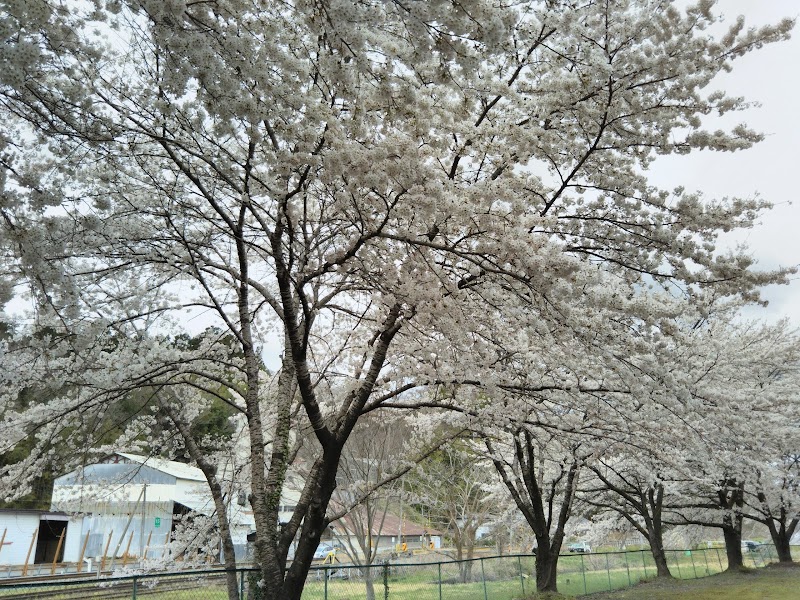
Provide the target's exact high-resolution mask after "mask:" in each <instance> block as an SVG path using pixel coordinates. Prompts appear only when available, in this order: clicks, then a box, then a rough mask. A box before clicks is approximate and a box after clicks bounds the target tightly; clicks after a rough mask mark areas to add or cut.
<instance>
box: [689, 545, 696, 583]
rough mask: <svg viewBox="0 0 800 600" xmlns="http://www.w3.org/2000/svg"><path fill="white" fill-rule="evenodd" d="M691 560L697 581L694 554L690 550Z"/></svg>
mask: <svg viewBox="0 0 800 600" xmlns="http://www.w3.org/2000/svg"><path fill="white" fill-rule="evenodd" d="M689 558H691V559H692V570H693V571H694V578H695V579H697V567H696V566H695V565H694V552H692V551H691V550H689Z"/></svg>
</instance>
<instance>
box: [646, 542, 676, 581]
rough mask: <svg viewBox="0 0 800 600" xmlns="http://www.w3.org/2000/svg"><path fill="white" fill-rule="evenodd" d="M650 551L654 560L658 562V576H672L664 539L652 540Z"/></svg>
mask: <svg viewBox="0 0 800 600" xmlns="http://www.w3.org/2000/svg"><path fill="white" fill-rule="evenodd" d="M650 553H651V554H652V555H653V561H654V562H655V563H656V575H657V576H658V577H672V573H671V572H670V570H669V565H668V564H667V553H666V552H664V542H663V540H661V539H659V540H658V541H655V540H653V541H651V542H650Z"/></svg>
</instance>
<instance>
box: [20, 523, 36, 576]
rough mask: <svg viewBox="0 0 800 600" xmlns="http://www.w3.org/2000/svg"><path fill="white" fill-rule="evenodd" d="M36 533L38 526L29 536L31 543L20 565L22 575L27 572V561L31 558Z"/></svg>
mask: <svg viewBox="0 0 800 600" xmlns="http://www.w3.org/2000/svg"><path fill="white" fill-rule="evenodd" d="M37 535H39V528H38V527H37V528H36V529H35V530H34V531H33V535H32V536H31V545H30V546H28V554H26V555H25V565H24V566H23V567H22V576H23V577H25V576H26V575H27V574H28V561H29V560H30V559H31V552H32V551H33V545H34V544H35V543H36V536H37Z"/></svg>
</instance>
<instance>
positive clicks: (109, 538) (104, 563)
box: [100, 529, 114, 573]
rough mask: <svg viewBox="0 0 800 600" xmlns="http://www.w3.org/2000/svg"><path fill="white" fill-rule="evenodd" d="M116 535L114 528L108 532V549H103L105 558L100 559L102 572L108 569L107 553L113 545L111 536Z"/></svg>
mask: <svg viewBox="0 0 800 600" xmlns="http://www.w3.org/2000/svg"><path fill="white" fill-rule="evenodd" d="M113 535H114V530H113V529H112V530H111V533H109V534H108V541H107V542H106V549H105V550H103V558H102V559H101V560H100V572H101V573H102V572H103V571H105V570H106V554H108V547H109V546H110V545H111V537H112V536H113Z"/></svg>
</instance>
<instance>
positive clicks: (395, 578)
mask: <svg viewBox="0 0 800 600" xmlns="http://www.w3.org/2000/svg"><path fill="white" fill-rule="evenodd" d="M794 550H795V551H797V550H798V548H794ZM744 558H745V566H747V567H753V568H758V567H763V566H765V565H766V564H769V563H771V562H776V561H777V554H776V552H775V549H774V548H773V547H772V546H770V545H766V544H765V545H762V546H759V547H757V548H756V549H755V550H753V551H747V552H744ZM535 561H536V557H534V556H531V555H511V556H494V557H487V558H475V559H472V560H468V561H466V560H465V561H449V562H417V563H409V562H395V561H386V562H384V563H380V564H376V565H371V566H367V567H363V566H357V565H349V564H335V565H324V566H316V567H313V568H312V569H311V571H310V572H309V575H308V579H307V582H306V586H305V590H304V592H303V600H515V599H519V598H524V597H526V596H529V595H531V594H533V592H534V591H535V590H536V575H535V565H536V562H535ZM667 563H668V565H669V568H670V571H671V572H672V575H673V576H674V577H677V578H679V579H693V578H697V577H705V576H708V575H713V574H715V573H720V572H721V571H724V570H725V569H726V568H727V566H728V565H727V559H726V556H725V549H724V548H701V549H694V550H668V551H667ZM655 575H656V566H655V563H654V561H653V557H652V555H651V554H650V552H649V551H647V550H641V551H634V552H598V553H592V554H566V555H562V556H561V557H560V559H559V563H558V589H559V591H560V592H562V593H563V594H567V595H581V594H588V593H592V592H599V591H608V590H613V589H620V588H624V587H628V586H631V585H633V584H635V583H637V582H638V581H641V580H642V579H648V578H651V577H655ZM236 579H237V586H238V592H239V598H240V600H259V598H260V597H261V594H260V589H259V587H258V574H257V572H256V571H253V570H248V569H241V570H239V571H237V573H236ZM137 598H138V599H145V598H146V599H147V600H228V593H227V588H226V579H225V573H224V572H223V571H220V570H211V571H194V572H184V573H159V574H148V575H131V576H126V577H114V578H109V579H92V580H81V581H58V582H47V581H42V582H37V583H26V584H16V585H15V584H3V585H0V600H23V599H24V600H37V599H41V600H45V599H49V600H78V599H80V600H84V599H86V600H137Z"/></svg>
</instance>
